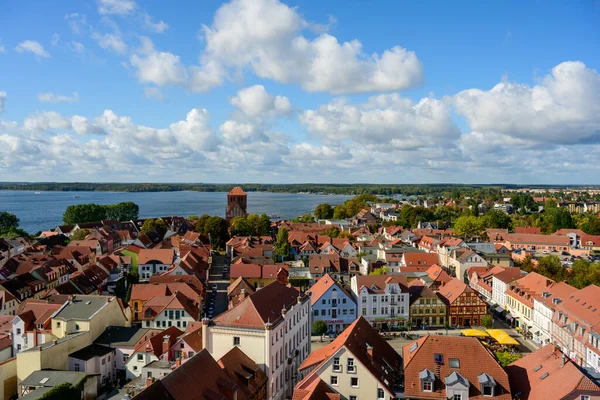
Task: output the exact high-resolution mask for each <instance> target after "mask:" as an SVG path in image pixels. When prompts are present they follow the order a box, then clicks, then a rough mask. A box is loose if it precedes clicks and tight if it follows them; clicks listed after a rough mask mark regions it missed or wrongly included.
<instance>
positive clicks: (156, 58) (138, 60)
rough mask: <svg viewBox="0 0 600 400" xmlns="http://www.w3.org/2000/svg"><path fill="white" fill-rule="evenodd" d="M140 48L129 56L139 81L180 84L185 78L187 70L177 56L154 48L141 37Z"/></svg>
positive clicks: (146, 39)
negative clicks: (136, 52) (141, 43)
mask: <svg viewBox="0 0 600 400" xmlns="http://www.w3.org/2000/svg"><path fill="white" fill-rule="evenodd" d="M142 42H143V45H142V49H141V50H140V52H139V54H134V55H132V56H131V57H130V59H129V62H130V64H131V65H132V66H133V67H134V68H136V75H137V77H138V79H139V80H140V82H144V83H154V84H155V85H181V84H184V83H185V81H186V80H187V71H186V69H185V67H184V66H183V65H182V64H181V62H180V60H179V56H176V55H174V54H172V53H169V52H159V51H156V50H155V49H154V45H153V44H152V41H151V40H150V39H149V38H147V37H143V38H142Z"/></svg>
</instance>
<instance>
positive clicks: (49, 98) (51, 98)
mask: <svg viewBox="0 0 600 400" xmlns="http://www.w3.org/2000/svg"><path fill="white" fill-rule="evenodd" d="M37 98H38V100H39V101H41V102H43V103H77V102H78V101H79V93H77V92H73V93H72V94H71V96H64V95H55V94H54V93H50V92H47V93H38V95H37Z"/></svg>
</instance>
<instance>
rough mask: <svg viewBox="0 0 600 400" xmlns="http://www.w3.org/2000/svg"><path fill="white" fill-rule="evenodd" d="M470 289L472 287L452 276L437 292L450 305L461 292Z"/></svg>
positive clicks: (469, 290) (470, 290)
mask: <svg viewBox="0 0 600 400" xmlns="http://www.w3.org/2000/svg"><path fill="white" fill-rule="evenodd" d="M472 291H473V289H471V288H470V287H469V286H467V284H465V283H464V282H461V281H460V279H456V278H452V279H451V280H450V282H448V283H446V284H445V285H444V286H442V287H441V288H440V290H439V293H440V295H441V296H442V297H443V298H444V299H446V300H447V301H448V304H450V305H451V304H452V303H453V302H454V301H455V300H456V299H458V297H459V296H460V295H461V294H463V293H465V292H472Z"/></svg>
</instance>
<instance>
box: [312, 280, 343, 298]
mask: <svg viewBox="0 0 600 400" xmlns="http://www.w3.org/2000/svg"><path fill="white" fill-rule="evenodd" d="M332 286H337V288H338V289H339V290H341V291H342V292H344V293H346V290H344V288H343V287H342V285H340V284H339V283H337V282H336V280H335V279H333V278H332V277H331V276H329V274H325V275H323V276H322V277H321V278H319V280H318V281H316V282H315V284H314V285H312V286H311V287H310V293H311V294H310V304H311V305H314V304H315V303H316V302H317V301H319V299H320V298H321V296H323V295H324V294H325V292H327V290H329V288H330V287H332Z"/></svg>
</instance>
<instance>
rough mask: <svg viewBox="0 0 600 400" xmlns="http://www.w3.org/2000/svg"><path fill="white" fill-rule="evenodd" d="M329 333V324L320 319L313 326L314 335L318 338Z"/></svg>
mask: <svg viewBox="0 0 600 400" xmlns="http://www.w3.org/2000/svg"><path fill="white" fill-rule="evenodd" d="M326 333H327V324H326V323H325V321H323V320H321V319H318V320H316V321H315V323H314V324H313V334H314V335H316V336H321V335H324V334H326Z"/></svg>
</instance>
